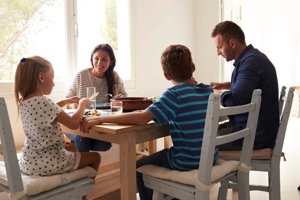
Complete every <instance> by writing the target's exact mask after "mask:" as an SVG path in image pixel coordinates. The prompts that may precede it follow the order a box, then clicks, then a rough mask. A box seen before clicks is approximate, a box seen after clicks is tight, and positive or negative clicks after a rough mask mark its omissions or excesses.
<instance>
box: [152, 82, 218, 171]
mask: <svg viewBox="0 0 300 200" xmlns="http://www.w3.org/2000/svg"><path fill="white" fill-rule="evenodd" d="M211 93H213V89H212V87H211V86H209V85H204V84H198V85H192V84H190V83H186V82H183V83H180V84H177V85H175V86H174V87H172V88H169V89H167V90H166V91H165V92H164V93H163V94H162V96H161V97H160V98H159V100H158V101H156V102H155V103H153V104H152V105H151V106H150V107H148V108H147V110H148V111H149V112H150V113H151V114H152V115H153V117H154V121H155V122H156V123H158V124H164V123H168V124H169V125H170V132H171V138H172V142H173V146H172V147H171V148H170V149H169V151H168V162H169V164H170V166H171V167H172V168H173V169H177V170H182V171H186V170H192V169H197V168H198V167H199V160H200V154H201V147H202V140H203V133H204V124H205V117H206V110H207V103H208V98H209V95H210V94H211ZM215 159H217V151H216V152H215Z"/></svg>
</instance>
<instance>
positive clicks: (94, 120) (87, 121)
mask: <svg viewBox="0 0 300 200" xmlns="http://www.w3.org/2000/svg"><path fill="white" fill-rule="evenodd" d="M98 118H99V117H89V118H84V119H83V120H82V122H81V124H80V130H81V131H82V132H84V133H88V132H89V128H90V127H91V126H94V125H96V124H99V122H98Z"/></svg>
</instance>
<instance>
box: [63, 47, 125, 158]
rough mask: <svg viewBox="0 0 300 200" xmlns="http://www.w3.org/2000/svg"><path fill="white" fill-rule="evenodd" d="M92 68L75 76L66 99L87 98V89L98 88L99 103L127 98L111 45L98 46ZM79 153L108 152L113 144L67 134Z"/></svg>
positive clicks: (92, 57) (94, 50)
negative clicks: (116, 98)
mask: <svg viewBox="0 0 300 200" xmlns="http://www.w3.org/2000/svg"><path fill="white" fill-rule="evenodd" d="M90 60H91V64H92V67H90V68H86V69H84V70H81V71H80V72H78V73H77V75H76V76H75V78H74V80H73V82H72V85H71V87H70V88H69V90H68V92H67V95H66V97H72V96H78V97H79V98H84V97H87V91H86V88H87V87H96V92H99V95H98V96H97V97H96V101H97V102H109V99H110V98H111V97H121V96H127V93H126V91H125V87H124V84H123V81H122V79H121V78H120V76H119V75H118V73H117V72H116V71H114V68H115V65H116V57H115V54H114V51H113V49H112V48H111V46H110V45H109V44H100V45H97V46H96V47H95V48H94V49H93V51H92V53H91V58H90ZM67 136H68V137H69V138H70V139H71V141H72V143H73V144H74V145H75V146H76V147H77V148H78V150H79V151H81V152H83V151H89V150H93V151H106V150H108V149H110V147H111V143H107V142H103V141H99V140H94V139H90V138H83V137H80V136H77V135H73V134H67Z"/></svg>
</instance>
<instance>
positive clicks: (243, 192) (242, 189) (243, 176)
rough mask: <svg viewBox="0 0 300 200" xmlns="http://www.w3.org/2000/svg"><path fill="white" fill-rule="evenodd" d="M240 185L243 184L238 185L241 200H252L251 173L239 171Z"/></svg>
mask: <svg viewBox="0 0 300 200" xmlns="http://www.w3.org/2000/svg"><path fill="white" fill-rule="evenodd" d="M238 183H243V184H237V187H238V195H239V198H241V197H242V198H243V199H244V200H250V185H249V172H242V171H239V174H238Z"/></svg>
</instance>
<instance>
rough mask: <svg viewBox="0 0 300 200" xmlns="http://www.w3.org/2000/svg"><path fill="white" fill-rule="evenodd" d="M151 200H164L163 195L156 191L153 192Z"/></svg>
mask: <svg viewBox="0 0 300 200" xmlns="http://www.w3.org/2000/svg"><path fill="white" fill-rule="evenodd" d="M152 199H153V200H164V194H163V193H161V192H159V191H157V190H153V196H152Z"/></svg>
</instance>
